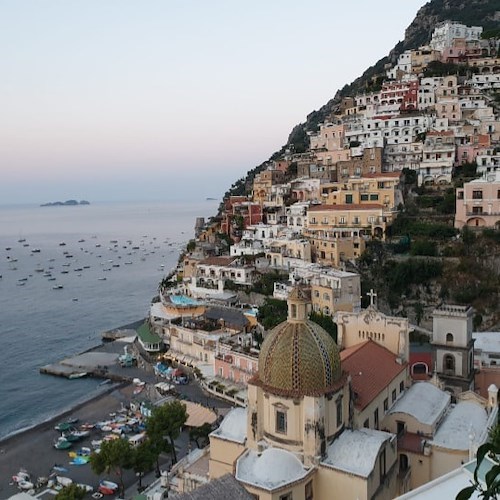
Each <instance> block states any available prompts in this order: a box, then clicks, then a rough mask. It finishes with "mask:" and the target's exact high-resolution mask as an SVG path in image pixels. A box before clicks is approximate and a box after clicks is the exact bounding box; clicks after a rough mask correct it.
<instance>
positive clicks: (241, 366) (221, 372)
mask: <svg viewBox="0 0 500 500" xmlns="http://www.w3.org/2000/svg"><path fill="white" fill-rule="evenodd" d="M258 365H259V351H258V350H256V349H249V350H248V352H245V351H244V349H243V348H241V347H232V346H230V345H229V344H220V345H219V352H218V354H217V355H216V356H215V375H216V376H217V377H220V378H223V379H225V380H231V381H233V382H239V383H244V384H246V383H247V381H248V380H249V379H251V378H252V377H253V375H254V374H255V373H256V372H257V368H258Z"/></svg>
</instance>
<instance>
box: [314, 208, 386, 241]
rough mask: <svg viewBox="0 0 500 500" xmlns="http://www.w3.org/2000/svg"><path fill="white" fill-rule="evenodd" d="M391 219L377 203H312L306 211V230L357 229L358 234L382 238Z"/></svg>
mask: <svg viewBox="0 0 500 500" xmlns="http://www.w3.org/2000/svg"><path fill="white" fill-rule="evenodd" d="M390 222H391V219H388V218H387V216H386V215H385V211H384V206H383V205H381V204H379V203H366V204H354V203H352V204H351V203H350V204H339V205H313V206H311V207H309V209H308V211H307V223H306V227H307V229H308V231H314V232H315V233H317V231H326V232H328V231H331V230H332V229H333V228H336V229H345V230H346V231H348V230H354V229H357V230H358V231H359V233H358V234H359V235H360V236H362V235H369V236H376V237H379V238H384V236H385V231H386V229H387V226H388V225H389V224H390Z"/></svg>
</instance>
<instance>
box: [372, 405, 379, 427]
mask: <svg viewBox="0 0 500 500" xmlns="http://www.w3.org/2000/svg"><path fill="white" fill-rule="evenodd" d="M373 426H374V427H375V429H378V408H377V409H376V410H375V411H374V412H373Z"/></svg>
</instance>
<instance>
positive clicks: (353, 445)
mask: <svg viewBox="0 0 500 500" xmlns="http://www.w3.org/2000/svg"><path fill="white" fill-rule="evenodd" d="M394 437H395V436H394V434H390V433H389V432H383V431H377V430H373V429H359V430H355V431H351V430H345V431H344V432H343V433H342V434H341V435H340V436H339V437H338V438H337V439H336V440H335V441H334V442H333V443H332V444H331V445H330V446H329V447H328V448H327V450H326V458H325V459H324V460H323V461H322V462H321V464H322V465H326V466H328V467H333V468H334V469H339V470H342V471H345V472H349V473H351V474H355V475H356V476H361V477H368V476H369V475H370V474H371V473H372V472H373V469H374V467H375V462H376V460H377V456H378V454H379V451H380V448H381V447H382V445H383V443H384V442H385V441H387V440H390V439H393V438H394Z"/></svg>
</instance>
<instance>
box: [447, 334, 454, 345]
mask: <svg viewBox="0 0 500 500" xmlns="http://www.w3.org/2000/svg"><path fill="white" fill-rule="evenodd" d="M446 342H447V343H448V342H453V334H452V333H447V334H446Z"/></svg>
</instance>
